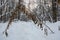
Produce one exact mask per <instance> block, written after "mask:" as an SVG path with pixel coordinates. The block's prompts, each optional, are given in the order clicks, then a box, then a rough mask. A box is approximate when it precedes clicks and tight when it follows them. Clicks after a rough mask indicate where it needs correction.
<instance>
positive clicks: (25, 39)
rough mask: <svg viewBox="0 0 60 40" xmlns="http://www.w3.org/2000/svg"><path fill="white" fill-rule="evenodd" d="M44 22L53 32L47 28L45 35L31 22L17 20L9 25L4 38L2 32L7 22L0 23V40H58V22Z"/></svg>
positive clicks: (59, 37) (59, 38)
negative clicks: (6, 35) (46, 34)
mask: <svg viewBox="0 0 60 40" xmlns="http://www.w3.org/2000/svg"><path fill="white" fill-rule="evenodd" d="M46 24H47V25H48V26H49V27H50V28H51V29H52V30H53V31H54V32H55V33H54V34H52V33H51V32H50V31H49V30H48V36H45V35H44V31H41V30H40V28H39V27H37V26H36V25H35V24H34V23H33V22H23V21H18V22H13V23H12V24H11V25H10V29H9V30H8V34H9V36H8V37H7V38H6V37H5V35H4V34H3V33H2V32H3V31H4V30H5V28H6V26H7V23H0V40H60V31H59V30H58V26H60V22H56V23H49V22H46Z"/></svg>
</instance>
